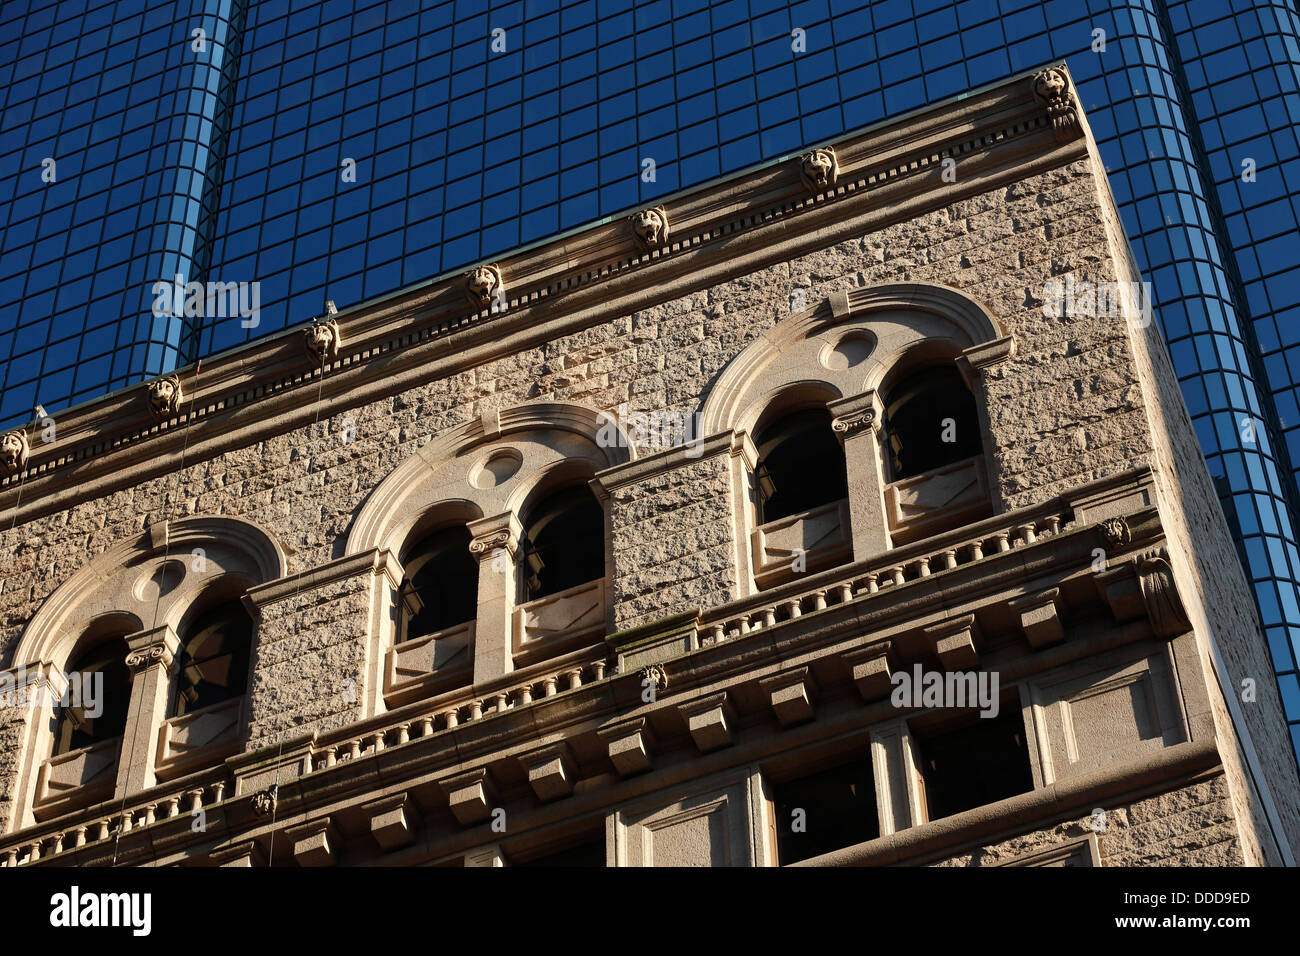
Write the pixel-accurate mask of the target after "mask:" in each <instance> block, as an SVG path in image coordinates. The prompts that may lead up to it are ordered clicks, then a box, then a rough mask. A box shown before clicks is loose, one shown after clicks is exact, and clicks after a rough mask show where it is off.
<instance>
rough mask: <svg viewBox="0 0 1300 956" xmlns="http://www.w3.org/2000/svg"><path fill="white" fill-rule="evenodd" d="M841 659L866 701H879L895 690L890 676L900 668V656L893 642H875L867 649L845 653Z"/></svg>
mask: <svg viewBox="0 0 1300 956" xmlns="http://www.w3.org/2000/svg"><path fill="white" fill-rule="evenodd" d="M840 659H841V660H843V661H844V663H846V664H848V665H849V667H850V668H851V669H852V672H853V683H854V684H855V685H857V688H858V693H859V694H861V695H862V699H863V700H865V701H871V700H877V699H879V698H881V697H884V696H886V695H887V694H889V692H890V690H891V689H892V688H893V684H892V683H890V679H889V678H890V674H891V673H892V672H893V670H894V669H895V668H897V667H898V655H897V654H896V653H895V652H894V650H893V643H892V642H891V641H875V642H873V643H871V644H868V645H867V646H866V647H855V648H853V650H851V651H845V652H844V653H843V654H841V655H840Z"/></svg>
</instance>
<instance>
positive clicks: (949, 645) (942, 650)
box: [925, 614, 980, 671]
mask: <svg viewBox="0 0 1300 956" xmlns="http://www.w3.org/2000/svg"><path fill="white" fill-rule="evenodd" d="M925 634H926V636H927V637H928V638H929V639H930V640H932V641H933V642H934V651H935V653H936V654H938V655H939V663H940V664H942V665H943V667H944V669H945V670H950V671H957V670H962V669H964V668H972V667H976V666H978V665H979V661H980V656H979V652H978V651H976V650H975V638H976V637H978V636H979V623H978V622H977V621H976V620H975V615H974V614H967V615H965V616H963V617H956V618H953V619H952V620H950V621H944V622H943V623H942V624H935V625H933V626H931V627H927V628H926V629H925Z"/></svg>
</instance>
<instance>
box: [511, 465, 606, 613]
mask: <svg viewBox="0 0 1300 956" xmlns="http://www.w3.org/2000/svg"><path fill="white" fill-rule="evenodd" d="M523 544H524V560H523V564H522V572H523V573H522V575H521V576H522V578H523V600H524V601H525V602H527V601H532V600H536V599H537V598H541V597H546V596H548V595H551V594H555V593H557V592H559V591H563V590H566V589H567V588H571V587H575V586H577V585H579V584H586V583H587V582H589V581H595V580H597V579H599V578H602V577H604V576H605V512H604V509H602V508H601V506H600V502H599V501H597V500H596V496H595V495H594V494H592V493H591V489H589V488H588V487H587V486H586V485H574V486H572V487H569V488H565V489H564V490H563V491H558V492H556V493H554V494H552V495H550V496H549V497H547V498H545V499H543V500H542V501H540V502H538V503H537V505H535V506H534V507H533V508H531V509H530V510H529V512H528V516H527V522H526V524H525V526H524V542H523Z"/></svg>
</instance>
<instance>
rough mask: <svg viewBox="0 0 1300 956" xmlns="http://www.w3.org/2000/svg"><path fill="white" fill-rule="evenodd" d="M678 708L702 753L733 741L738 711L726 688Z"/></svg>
mask: <svg viewBox="0 0 1300 956" xmlns="http://www.w3.org/2000/svg"><path fill="white" fill-rule="evenodd" d="M677 710H678V711H679V712H680V713H681V715H682V717H684V718H685V719H686V728H687V730H689V731H690V732H691V738H692V739H693V740H694V741H695V746H696V747H698V748H699V749H700V752H701V753H708V752H709V751H711V750H718V749H719V748H722V747H726V746H727V745H729V744H730V743H731V742H732V735H731V727H732V724H734V723H735V720H736V712H735V710H734V708H733V707H732V705H731V700H730V699H729V698H728V696H727V692H726V691H725V690H724V691H721V692H719V693H717V694H710V695H709V696H707V697H701V698H699V699H698V700H692V701H687V702H686V703H684V704H678V705H677Z"/></svg>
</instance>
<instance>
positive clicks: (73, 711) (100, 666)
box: [54, 637, 131, 756]
mask: <svg viewBox="0 0 1300 956" xmlns="http://www.w3.org/2000/svg"><path fill="white" fill-rule="evenodd" d="M126 654H127V649H126V641H125V640H123V639H122V638H120V637H119V638H113V639H111V640H108V641H104V642H103V643H101V644H98V645H96V646H95V647H94V648H93V649H92V650H90V651H88V652H86V653H85V654H83V655H82V656H81V657H80V658H79V659H78V660H77V663H76V664H75V665H74V666H73V667H70V668H69V669H68V673H69V676H71V675H72V674H79V675H80V676H79V678H78V681H79V684H80V690H79V692H78V693H76V694H69V695H68V696H67V697H66V698H65V700H64V701H63V702H64V703H68V704H72V705H73V706H69V707H63V706H60V707H59V711H58V725H57V727H56V729H55V733H54V753H55V755H56V756H57V755H58V754H62V753H67V752H68V751H70V750H80V749H81V748H82V747H89V746H91V745H92V744H98V743H102V742H103V741H105V740H111V739H112V738H114V737H120V736H122V734H123V732H124V731H125V730H126V714H127V710H128V708H129V707H130V704H131V672H130V671H129V670H128V669H127V666H126Z"/></svg>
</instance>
